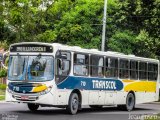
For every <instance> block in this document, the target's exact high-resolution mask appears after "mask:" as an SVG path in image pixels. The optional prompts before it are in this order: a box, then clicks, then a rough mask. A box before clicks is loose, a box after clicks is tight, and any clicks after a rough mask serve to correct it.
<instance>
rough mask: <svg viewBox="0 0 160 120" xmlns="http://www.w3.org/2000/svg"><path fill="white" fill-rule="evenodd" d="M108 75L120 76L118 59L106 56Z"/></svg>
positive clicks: (106, 73)
mask: <svg viewBox="0 0 160 120" xmlns="http://www.w3.org/2000/svg"><path fill="white" fill-rule="evenodd" d="M105 75H106V77H118V59H117V58H108V57H107V58H106V72H105Z"/></svg>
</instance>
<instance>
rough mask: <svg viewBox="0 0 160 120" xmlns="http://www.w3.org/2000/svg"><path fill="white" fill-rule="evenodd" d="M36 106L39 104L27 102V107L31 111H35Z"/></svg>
mask: <svg viewBox="0 0 160 120" xmlns="http://www.w3.org/2000/svg"><path fill="white" fill-rule="evenodd" d="M38 108H39V105H36V104H31V103H28V109H29V110H30V111H33V112H34V111H37V110H38Z"/></svg>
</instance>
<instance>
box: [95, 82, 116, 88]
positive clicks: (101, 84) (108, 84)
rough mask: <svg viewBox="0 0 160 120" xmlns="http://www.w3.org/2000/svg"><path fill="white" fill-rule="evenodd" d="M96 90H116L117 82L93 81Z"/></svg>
mask: <svg viewBox="0 0 160 120" xmlns="http://www.w3.org/2000/svg"><path fill="white" fill-rule="evenodd" d="M92 84H93V88H94V89H109V90H116V89H117V88H116V82H115V81H104V80H100V81H99V80H92Z"/></svg>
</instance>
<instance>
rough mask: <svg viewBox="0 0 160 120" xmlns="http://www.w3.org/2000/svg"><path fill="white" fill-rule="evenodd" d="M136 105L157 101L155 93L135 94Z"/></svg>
mask: <svg viewBox="0 0 160 120" xmlns="http://www.w3.org/2000/svg"><path fill="white" fill-rule="evenodd" d="M135 96H136V104H140V103H146V102H153V101H156V93H154V92H135Z"/></svg>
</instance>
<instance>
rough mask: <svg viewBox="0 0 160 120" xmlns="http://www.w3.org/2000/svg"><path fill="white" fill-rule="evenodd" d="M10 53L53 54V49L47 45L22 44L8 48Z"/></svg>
mask: <svg viewBox="0 0 160 120" xmlns="http://www.w3.org/2000/svg"><path fill="white" fill-rule="evenodd" d="M10 52H48V53H52V52H53V47H52V46H48V45H37V44H22V45H13V46H11V48H10Z"/></svg>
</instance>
